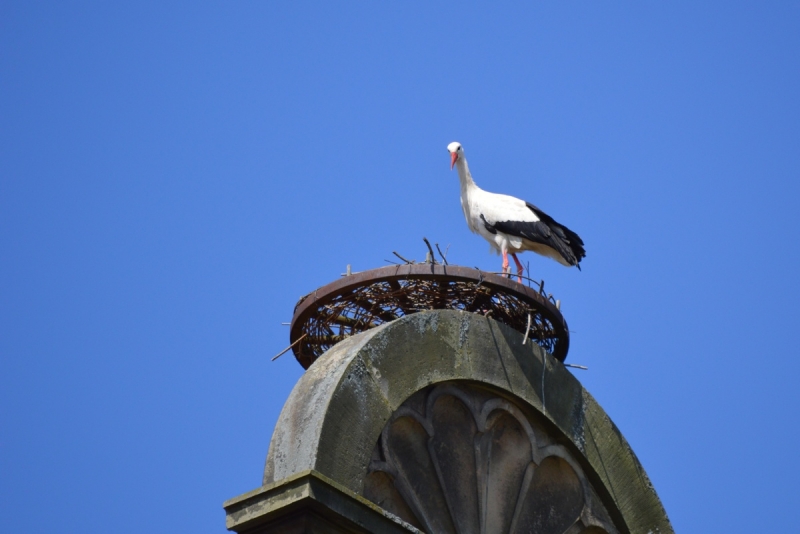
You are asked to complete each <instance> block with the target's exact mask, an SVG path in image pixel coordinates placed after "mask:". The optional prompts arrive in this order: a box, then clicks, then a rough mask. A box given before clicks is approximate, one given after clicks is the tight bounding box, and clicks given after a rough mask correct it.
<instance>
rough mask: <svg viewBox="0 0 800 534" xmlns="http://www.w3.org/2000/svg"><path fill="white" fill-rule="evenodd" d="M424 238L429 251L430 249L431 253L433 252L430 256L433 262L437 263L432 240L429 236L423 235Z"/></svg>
mask: <svg viewBox="0 0 800 534" xmlns="http://www.w3.org/2000/svg"><path fill="white" fill-rule="evenodd" d="M422 240H423V241H425V244H426V245H427V246H428V251H430V253H431V256H430V258H431V263H433V264H435V263H436V257H435V256H434V255H433V249H432V248H431V242H430V241H428V238H427V237H423V238H422Z"/></svg>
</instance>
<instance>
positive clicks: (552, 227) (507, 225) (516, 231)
mask: <svg viewBox="0 0 800 534" xmlns="http://www.w3.org/2000/svg"><path fill="white" fill-rule="evenodd" d="M525 205H526V206H528V208H529V209H530V210H531V211H532V212H533V213H535V214H536V216H537V217H538V218H539V220H538V221H536V222H523V221H501V222H496V223H495V224H494V226H493V227H492V229H493V230H495V231H497V230H499V231H501V232H503V233H505V234H509V235H515V236H519V237H524V238H525V239H527V240H529V241H533V242H534V243H541V244H542V245H547V246H548V247H550V248H552V249H554V250H555V251H556V252H558V253H559V254H561V256H563V258H564V259H565V260H566V261H567V263H569V264H570V265H575V266H576V267H578V269H580V268H581V266H580V261H581V260H582V259H583V258H584V257H585V256H586V250H585V249H584V248H583V240H582V239H581V238H580V237H579V236H578V234H576V233H575V232H573V231H572V230H570V229H569V228H567V227H566V226H564V225H563V224H559V223H557V222H556V221H555V220H553V218H552V217H550V216H549V215H548V214H546V213H545V212H543V211H542V210H540V209H539V208H537V207H536V206H534V205H533V204H531V203H529V202H526V203H525ZM481 218H483V216H481ZM483 222H484V224H486V226H487V229H488V227H489V225H488V223H486V219H483ZM489 231H491V230H489Z"/></svg>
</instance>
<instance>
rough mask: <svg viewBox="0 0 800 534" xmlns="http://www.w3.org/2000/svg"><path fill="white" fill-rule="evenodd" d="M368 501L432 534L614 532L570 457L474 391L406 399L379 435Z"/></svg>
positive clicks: (464, 388)
mask: <svg viewBox="0 0 800 534" xmlns="http://www.w3.org/2000/svg"><path fill="white" fill-rule="evenodd" d="M363 493H364V496H365V497H366V498H368V499H370V500H371V501H372V502H374V503H376V504H378V505H379V506H381V507H383V508H384V509H386V510H388V511H389V512H391V513H393V514H395V515H397V516H398V517H400V518H402V519H404V520H405V521H407V522H409V523H411V524H412V525H414V526H415V527H417V528H419V529H421V530H423V531H426V532H429V533H432V534H433V533H436V534H438V533H458V534H467V533H469V534H472V533H474V534H479V533H485V534H490V533H491V534H494V533H505V532H535V533H537V534H616V533H617V530H616V528H614V526H613V523H612V522H611V520H610V519H609V515H608V513H607V512H606V510H605V508H604V507H603V505H602V504H601V503H600V501H599V499H597V498H596V493H595V492H594V491H593V490H592V488H591V485H590V484H589V482H588V480H587V479H586V477H585V476H584V474H583V471H582V470H581V468H580V466H579V465H578V463H577V462H576V461H575V459H574V458H573V457H572V456H571V454H570V453H569V451H568V450H567V449H565V448H564V447H562V446H561V445H558V444H557V442H556V440H555V439H553V438H552V437H551V436H549V435H548V434H547V432H545V431H544V430H543V427H542V426H541V425H539V424H538V423H537V422H536V421H534V420H532V418H531V417H529V416H527V415H525V414H524V413H523V411H522V410H520V409H519V408H518V407H517V406H515V405H514V404H512V403H510V402H509V401H508V400H506V399H504V398H500V397H498V396H496V395H494V394H492V393H489V392H487V391H485V390H483V389H480V388H477V387H474V386H471V385H464V384H459V385H458V386H456V385H454V384H440V385H436V386H432V387H430V388H426V389H425V390H422V391H420V392H418V393H416V394H415V395H413V396H412V397H411V398H410V399H408V400H407V401H406V402H405V403H404V404H403V406H401V407H400V408H399V409H398V410H397V411H396V412H395V413H394V414H393V415H392V418H391V419H390V420H389V422H388V423H387V425H386V427H385V428H384V429H383V432H382V433H381V437H380V438H379V440H378V443H377V444H376V447H375V450H374V451H373V455H372V462H371V464H370V468H369V473H368V474H367V477H366V478H365V483H364V492H363Z"/></svg>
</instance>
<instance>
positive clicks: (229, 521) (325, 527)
mask: <svg viewBox="0 0 800 534" xmlns="http://www.w3.org/2000/svg"><path fill="white" fill-rule="evenodd" d="M223 506H224V507H225V511H226V512H227V518H226V527H227V528H228V530H233V531H235V532H239V533H243V534H262V533H268V532H269V533H272V532H280V533H282V534H293V533H296V534H334V533H345V532H346V533H364V534H366V533H370V532H381V533H384V532H385V533H387V534H409V533H413V532H417V533H419V532H420V531H419V530H417V529H415V528H414V527H413V526H411V525H409V524H407V523H404V522H403V521H402V520H400V519H398V518H397V517H393V516H392V515H391V514H389V513H386V511H385V510H383V509H381V508H380V507H378V506H376V505H375V504H373V503H371V502H369V501H368V500H366V499H364V498H363V497H360V496H358V495H356V494H354V493H352V492H351V491H349V490H347V488H344V487H342V486H341V485H339V484H337V483H336V482H334V481H333V480H330V479H329V478H327V477H325V476H324V475H321V474H320V473H317V472H315V471H305V472H302V473H298V474H297V475H295V476H293V477H289V478H287V479H285V480H282V481H281V482H280V483H278V484H268V485H266V486H263V487H261V488H259V489H257V490H254V491H251V492H249V493H245V494H244V495H240V496H239V497H236V498H234V499H230V500H229V501H227V502H225V504H224V505H223Z"/></svg>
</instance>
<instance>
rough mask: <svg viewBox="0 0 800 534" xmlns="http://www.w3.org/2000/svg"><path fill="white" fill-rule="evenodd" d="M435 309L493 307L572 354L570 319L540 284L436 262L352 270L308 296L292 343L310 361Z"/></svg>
mask: <svg viewBox="0 0 800 534" xmlns="http://www.w3.org/2000/svg"><path fill="white" fill-rule="evenodd" d="M429 309H456V310H464V311H469V312H475V313H482V314H484V315H487V314H491V317H492V318H493V319H495V320H498V321H501V322H503V323H505V324H507V325H508V326H510V327H511V328H514V329H515V330H518V331H519V332H521V333H523V334H526V333H527V335H528V338H529V339H530V340H531V341H533V342H535V343H537V344H539V345H540V346H542V347H543V348H544V349H545V350H547V351H548V352H550V353H551V354H552V355H553V356H554V357H556V358H557V359H559V360H560V361H562V362H563V361H564V360H565V359H566V357H567V351H568V350H569V330H568V329H567V323H566V321H565V320H564V317H563V316H562V315H561V312H560V311H559V310H558V308H556V306H555V305H553V303H552V302H550V301H549V300H547V299H546V298H545V297H544V296H543V295H541V294H540V293H539V292H538V291H537V290H535V289H533V288H530V287H526V286H524V285H522V284H520V283H518V282H516V281H515V280H512V279H509V278H506V277H504V276H500V275H497V274H492V273H486V272H482V271H480V270H478V269H473V268H470V267H459V266H455V265H434V264H430V263H418V264H407V265H397V266H388V267H381V268H379V269H372V270H369V271H363V272H360V273H355V274H351V275H349V276H345V277H343V278H341V279H339V280H336V281H335V282H332V283H330V284H328V285H326V286H323V287H321V288H319V289H317V290H315V291H314V292H312V293H309V294H308V295H306V296H304V297H302V298H301V299H300V300H299V301H298V303H297V305H296V306H295V310H294V317H292V322H291V329H290V334H289V338H290V341H291V343H293V344H294V345H293V347H292V351H293V352H294V355H295V357H296V358H297V361H298V362H300V365H302V366H303V367H304V368H306V369H308V367H309V366H310V365H311V364H312V363H314V361H315V360H316V359H317V358H319V357H320V356H321V355H322V354H323V353H324V352H325V351H326V350H328V349H329V348H330V347H332V346H333V345H335V344H336V343H338V342H339V341H341V340H342V339H344V338H346V337H349V336H351V335H354V334H357V333H360V332H363V331H365V330H368V329H370V328H374V327H375V326H378V325H380V324H382V323H385V322H388V321H391V320H394V319H398V318H400V317H403V316H405V315H409V314H411V313H415V312H418V311H422V310H429ZM531 318H532V320H531ZM529 325H530V326H529ZM301 338H302V339H301ZM298 341H299V342H298Z"/></svg>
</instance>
